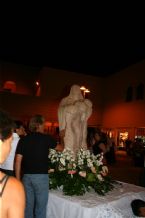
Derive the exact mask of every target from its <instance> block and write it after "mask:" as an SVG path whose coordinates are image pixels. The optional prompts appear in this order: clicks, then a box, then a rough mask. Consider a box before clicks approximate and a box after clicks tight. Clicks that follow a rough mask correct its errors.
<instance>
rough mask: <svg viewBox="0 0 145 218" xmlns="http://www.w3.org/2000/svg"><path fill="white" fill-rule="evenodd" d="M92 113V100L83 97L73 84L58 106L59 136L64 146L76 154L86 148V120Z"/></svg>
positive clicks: (78, 87) (78, 88) (77, 87)
mask: <svg viewBox="0 0 145 218" xmlns="http://www.w3.org/2000/svg"><path fill="white" fill-rule="evenodd" d="M91 114H92V102H91V101H90V100H88V99H84V97H83V95H82V93H81V90H80V86H78V85H73V86H72V87H71V89H70V94H69V95H68V96H67V97H65V98H63V99H62V100H61V102H60V104H59V108H58V121H59V131H60V138H61V141H62V143H63V145H64V148H66V149H70V150H71V151H73V152H74V154H76V153H77V152H78V150H79V149H80V148H84V149H87V120H88V118H89V117H90V115H91Z"/></svg>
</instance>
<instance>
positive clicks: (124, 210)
mask: <svg viewBox="0 0 145 218" xmlns="http://www.w3.org/2000/svg"><path fill="white" fill-rule="evenodd" d="M137 198H139V199H143V200H145V188H142V187H139V186H135V185H131V184H127V183H122V186H120V185H116V187H115V189H114V190H113V191H111V192H109V193H107V194H106V195H105V196H100V195H98V194H97V193H95V192H94V191H91V192H89V193H86V194H85V195H83V196H72V197H71V196H65V195H63V193H62V192H61V191H59V190H53V191H50V192H49V201H48V206H47V218H133V217H135V216H133V213H132V210H131V207H130V203H131V201H132V200H133V199H137Z"/></svg>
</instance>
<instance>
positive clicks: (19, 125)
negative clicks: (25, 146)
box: [15, 120, 26, 136]
mask: <svg viewBox="0 0 145 218" xmlns="http://www.w3.org/2000/svg"><path fill="white" fill-rule="evenodd" d="M15 132H16V133H17V134H18V135H19V136H24V135H26V132H25V128H24V125H23V122H22V121H20V120H15Z"/></svg>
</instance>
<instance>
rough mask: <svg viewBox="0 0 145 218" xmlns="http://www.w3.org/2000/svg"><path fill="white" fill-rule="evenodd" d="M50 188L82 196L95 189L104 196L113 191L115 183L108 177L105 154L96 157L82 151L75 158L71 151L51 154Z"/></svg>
mask: <svg viewBox="0 0 145 218" xmlns="http://www.w3.org/2000/svg"><path fill="white" fill-rule="evenodd" d="M48 157H49V160H50V162H49V165H50V166H49V171H48V172H49V177H50V188H52V189H56V188H59V187H60V186H61V187H63V192H64V193H65V194H67V195H82V194H84V193H85V192H86V191H89V189H90V187H91V188H93V189H94V190H95V191H96V192H97V193H98V194H102V195H104V194H105V193H106V192H108V191H109V190H111V189H113V185H112V184H113V181H112V180H111V178H110V177H109V176H108V167H107V166H104V164H103V153H101V154H99V155H97V156H95V155H93V154H91V153H90V151H89V150H84V149H82V148H81V149H80V150H79V152H78V153H77V155H76V157H75V158H74V153H73V152H72V151H71V150H68V149H64V150H63V152H57V151H55V150H54V149H50V152H49V156H48Z"/></svg>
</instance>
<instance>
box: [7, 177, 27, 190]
mask: <svg viewBox="0 0 145 218" xmlns="http://www.w3.org/2000/svg"><path fill="white" fill-rule="evenodd" d="M8 186H10V188H11V189H13V191H15V189H16V190H17V191H24V187H23V184H22V182H20V181H19V180H18V179H16V178H15V177H9V185H8Z"/></svg>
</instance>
